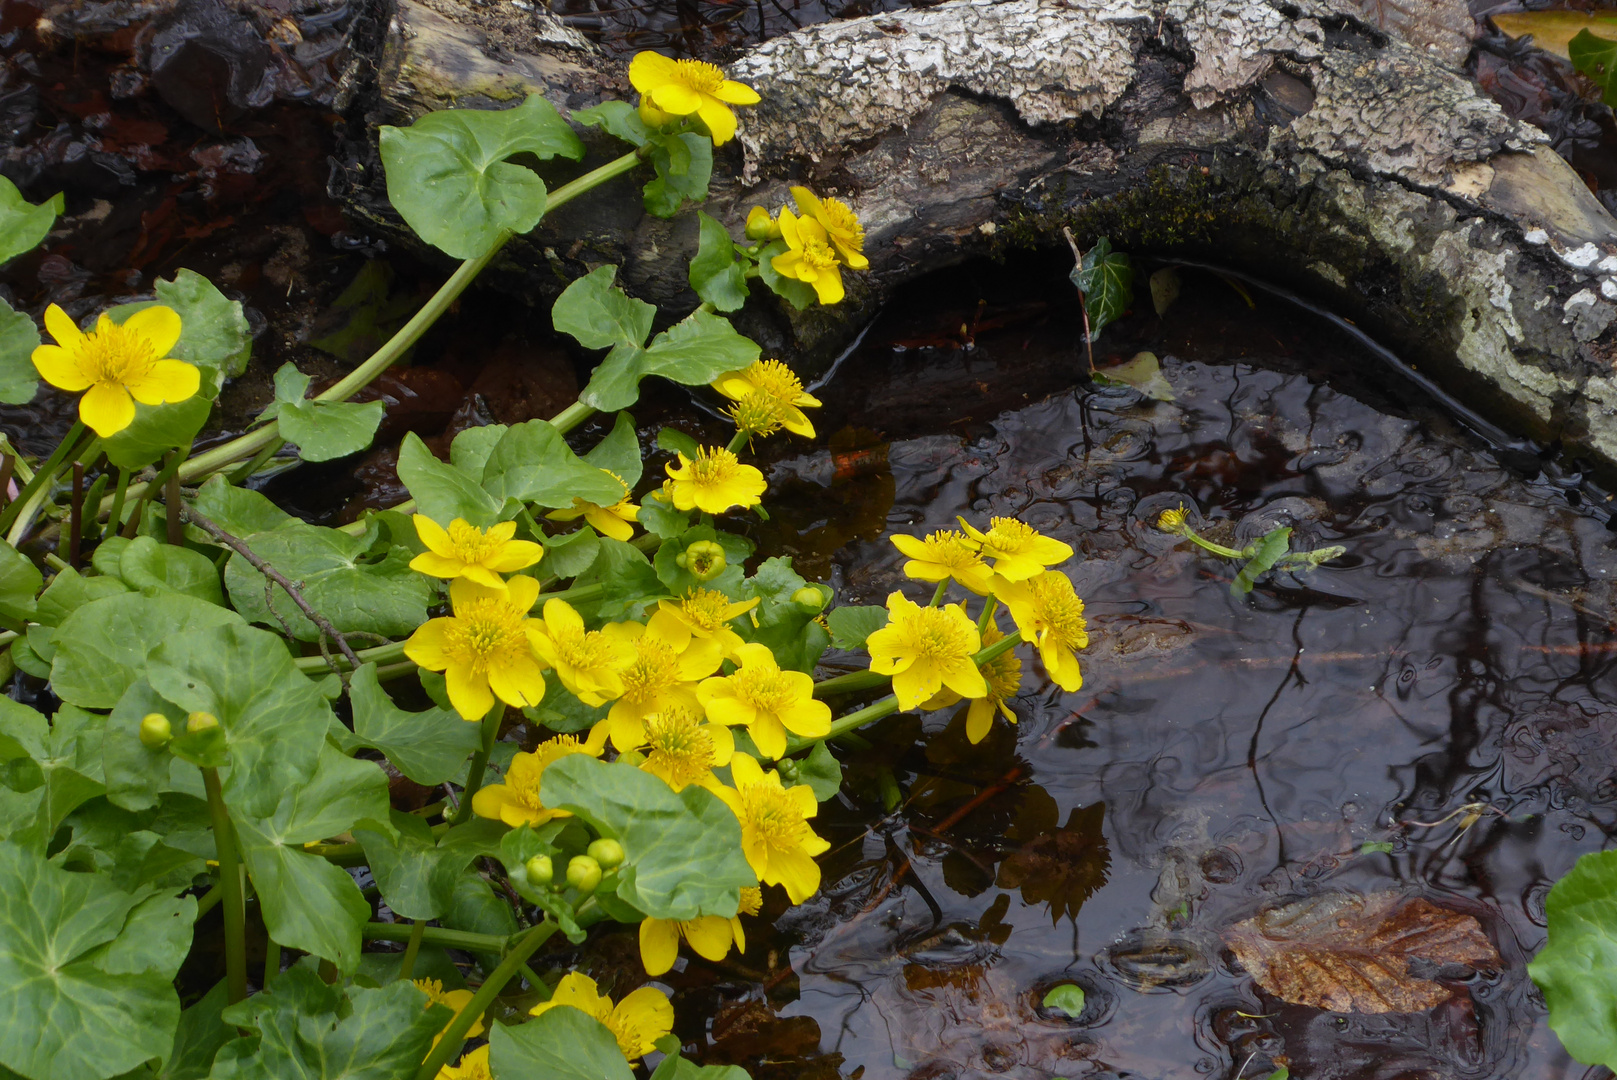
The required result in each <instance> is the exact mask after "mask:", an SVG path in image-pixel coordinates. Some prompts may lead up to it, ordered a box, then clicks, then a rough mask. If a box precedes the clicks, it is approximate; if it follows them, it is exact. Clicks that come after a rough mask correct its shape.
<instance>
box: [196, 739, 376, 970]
mask: <svg viewBox="0 0 1617 1080" xmlns="http://www.w3.org/2000/svg"><path fill="white" fill-rule="evenodd" d="M232 750H234V747H232ZM236 779H237V777H236V770H235V769H234V768H233V769H232V770H231V775H230V786H235V781H236ZM230 786H227V788H226V792H225V795H226V802H227V804H229V803H230V802H231V799H230V795H231V790H230ZM230 809H231V820H232V821H233V822H234V824H235V826H236V835H237V837H238V839H239V841H240V844H241V855H242V860H243V861H244V862H245V863H246V864H247V872H248V874H249V875H250V876H251V877H252V879H253V888H254V890H256V891H257V893H258V897H259V902H260V904H261V906H262V910H263V913H264V924H265V926H266V927H267V928H268V930H269V934H270V937H271V938H273V939H274V940H276V941H278V942H280V943H281V944H282V945H285V946H286V947H288V948H292V949H301V950H303V951H304V952H308V953H313V954H314V955H315V956H322V957H325V958H326V959H327V960H330V961H332V962H333V963H334V964H336V965H337V968H338V970H340V971H342V972H343V973H344V974H352V973H353V971H354V969H355V968H356V967H357V966H358V964H359V953H360V946H361V942H360V936H359V931H360V929H361V928H362V927H363V926H364V925H365V922H366V920H367V919H369V918H370V914H371V905H370V903H369V901H367V900H366V899H365V897H364V896H362V895H361V894H360V891H359V886H358V885H356V884H354V879H353V878H352V877H351V876H349V874H348V872H347V871H345V870H343V869H341V868H340V867H337V866H333V865H332V864H331V863H329V862H327V861H326V860H325V859H323V858H321V857H320V856H318V855H312V854H309V853H308V852H306V851H304V850H303V849H302V848H303V845H304V844H306V843H308V842H310V841H313V840H324V839H327V838H329V837H332V836H336V835H337V834H339V833H343V832H347V831H349V830H350V829H351V828H352V827H353V826H354V825H355V824H356V823H357V822H360V821H363V820H365V819H367V818H369V819H372V820H381V821H386V820H387V818H388V799H387V774H386V773H384V772H382V770H381V769H380V768H378V767H377V765H376V763H375V762H374V761H355V760H354V759H353V758H347V757H344V756H343V755H342V754H341V753H339V752H338V751H337V750H335V749H333V748H332V747H330V746H323V747H322V748H321V751H320V758H319V763H318V764H317V766H316V768H315V770H314V775H313V776H306V777H305V778H303V780H302V782H301V783H299V784H294V785H292V786H291V787H289V788H286V789H283V796H282V798H281V800H280V803H279V805H277V806H276V807H275V811H274V813H273V814H270V815H268V816H265V817H254V816H252V815H251V814H249V813H245V812H240V811H238V810H237V808H236V806H234V805H231V807H230Z"/></svg>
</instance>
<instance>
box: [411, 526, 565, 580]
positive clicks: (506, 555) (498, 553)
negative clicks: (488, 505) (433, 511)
mask: <svg viewBox="0 0 1617 1080" xmlns="http://www.w3.org/2000/svg"><path fill="white" fill-rule="evenodd" d="M516 532H517V523H516V522H514V521H502V522H500V523H499V524H498V525H494V526H491V527H490V528H489V529H488V531H487V532H485V531H483V530H482V529H479V528H478V527H477V526H475V525H473V524H472V523H471V522H469V521H467V520H466V519H465V518H456V519H455V520H454V521H451V522H450V523H449V528H447V529H445V528H444V527H443V526H442V525H439V524H438V523H437V522H436V521H434V520H432V519H431V518H430V517H428V516H427V515H425V514H417V515H415V534H416V535H417V536H419V537H420V538H421V542H422V543H423V544H426V545H427V550H426V551H423V552H422V553H421V554H419V555H417V556H416V557H415V558H413V559H411V560H410V569H411V570H415V571H417V572H418V573H422V574H426V575H427V576H428V577H435V578H466V579H467V580H468V581H475V582H477V584H479V585H481V586H483V587H484V588H486V589H496V590H499V591H502V592H503V591H504V590H505V579H504V578H502V577H500V575H501V574H510V573H513V572H515V571H517V570H521V569H523V568H525V567H529V566H532V565H533V564H534V563H536V562H538V561H539V560H540V559H541V558H542V557H543V556H544V554H545V549H544V548H543V547H541V546H540V545H538V544H535V543H534V542H533V541H531V540H513V539H511V538H512V537H513V536H515V535H516Z"/></svg>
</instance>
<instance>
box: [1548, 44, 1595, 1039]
mask: <svg viewBox="0 0 1617 1080" xmlns="http://www.w3.org/2000/svg"><path fill="white" fill-rule="evenodd" d="M1573 44H1574V45H1576V44H1577V39H1573ZM1614 895H1617V851H1596V852H1590V853H1589V854H1587V855H1584V856H1583V857H1582V858H1580V859H1578V862H1577V865H1576V866H1574V867H1573V868H1572V869H1571V871H1569V872H1568V873H1567V875H1566V876H1565V877H1563V878H1561V880H1559V881H1557V882H1556V883H1555V885H1554V886H1553V887H1551V889H1550V895H1549V898H1548V900H1547V901H1546V902H1545V905H1544V910H1545V914H1546V916H1547V917H1548V920H1549V923H1548V925H1549V932H1550V939H1549V943H1548V944H1546V945H1545V946H1544V948H1543V949H1542V950H1541V951H1540V952H1539V954H1538V956H1536V957H1534V958H1533V960H1532V961H1531V962H1530V963H1529V964H1528V965H1527V973H1528V974H1529V975H1531V976H1532V977H1533V982H1534V983H1536V984H1537V985H1538V988H1539V990H1540V992H1542V993H1543V995H1544V1002H1545V1004H1546V1005H1548V1006H1549V1008H1550V1028H1551V1029H1552V1030H1553V1031H1554V1032H1555V1033H1556V1034H1557V1035H1559V1036H1560V1037H1561V1045H1562V1046H1564V1047H1566V1052H1567V1053H1569V1054H1571V1055H1572V1057H1573V1058H1575V1059H1576V1060H1578V1061H1580V1062H1582V1063H1583V1064H1585V1065H1605V1066H1607V1067H1608V1068H1609V1067H1611V1066H1612V1065H1614V1064H1617V1009H1614V1008H1613V1002H1617V913H1614V912H1613V910H1612V902H1611V901H1612V897H1613V896H1614Z"/></svg>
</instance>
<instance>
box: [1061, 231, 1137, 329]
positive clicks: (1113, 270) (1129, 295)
mask: <svg viewBox="0 0 1617 1080" xmlns="http://www.w3.org/2000/svg"><path fill="white" fill-rule="evenodd" d="M1067 276H1068V277H1069V278H1070V279H1071V280H1072V283H1073V284H1074V285H1076V286H1077V287H1078V291H1079V292H1081V293H1083V296H1084V303H1085V304H1086V305H1087V307H1088V310H1089V340H1090V341H1099V340H1100V332H1101V329H1102V328H1103V327H1105V326H1106V325H1107V324H1108V323H1111V322H1114V321H1116V320H1117V319H1120V318H1122V317H1123V313H1124V312H1125V311H1127V310H1128V308H1129V305H1130V304H1131V303H1133V302H1134V266H1133V264H1131V263H1130V262H1129V257H1128V256H1127V255H1124V254H1122V253H1121V252H1115V251H1113V250H1112V242H1111V241H1110V240H1108V239H1107V238H1106V237H1104V236H1103V237H1101V238H1100V239H1099V240H1096V241H1095V246H1094V247H1092V248H1090V249H1089V250H1088V251H1086V252H1085V253H1084V260H1083V262H1082V263H1081V264H1079V265H1078V266H1075V267H1073V268H1072V273H1071V274H1069V275H1067Z"/></svg>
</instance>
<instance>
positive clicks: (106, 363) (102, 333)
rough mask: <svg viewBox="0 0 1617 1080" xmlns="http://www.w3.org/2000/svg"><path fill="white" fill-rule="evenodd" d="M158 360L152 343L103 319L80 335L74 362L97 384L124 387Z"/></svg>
mask: <svg viewBox="0 0 1617 1080" xmlns="http://www.w3.org/2000/svg"><path fill="white" fill-rule="evenodd" d="M161 359H162V357H160V356H157V355H155V350H153V349H152V343H151V342H150V341H149V340H148V339H147V338H145V337H144V336H142V335H140V334H136V333H133V332H132V331H130V330H129V329H127V328H126V327H122V326H119V325H118V324H117V323H115V322H113V321H112V320H110V319H104V320H102V321H101V323H100V324H99V325H98V326H97V327H96V328H95V330H93V331H92V332H91V333H88V334H86V335H84V341H83V342H82V343H81V344H80V346H79V350H78V360H79V363H80V365H81V367H82V368H83V369H84V370H85V372H86V373H87V374H88V375H89V376H90V377H91V378H92V379H93V380H94V381H95V382H97V383H114V384H118V385H127V384H128V383H130V382H134V381H136V380H138V379H139V378H141V377H142V376H144V375H145V374H146V373H147V372H149V371H151V369H152V365H153V364H155V363H157V361H159V360H161Z"/></svg>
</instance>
